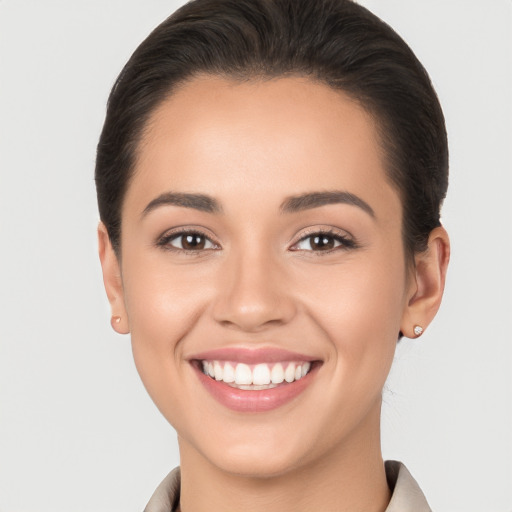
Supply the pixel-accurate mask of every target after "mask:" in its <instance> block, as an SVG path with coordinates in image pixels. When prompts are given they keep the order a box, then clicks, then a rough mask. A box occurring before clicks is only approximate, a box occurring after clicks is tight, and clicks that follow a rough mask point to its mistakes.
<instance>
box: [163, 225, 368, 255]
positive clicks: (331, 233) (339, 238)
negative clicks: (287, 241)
mask: <svg viewBox="0 0 512 512" xmlns="http://www.w3.org/2000/svg"><path fill="white" fill-rule="evenodd" d="M186 235H192V236H198V237H201V238H202V239H204V240H205V241H207V242H209V243H210V244H212V246H214V247H210V248H202V249H184V248H179V247H173V246H172V245H171V242H172V241H173V240H176V239H179V238H180V237H184V236H186ZM315 236H316V237H321V236H324V237H328V238H332V239H334V242H335V243H336V242H338V243H339V245H338V246H335V247H333V248H331V249H327V250H319V251H315V250H306V249H294V248H293V247H296V246H297V245H299V244H300V243H301V242H304V241H306V240H308V239H312V238H313V237H315ZM157 246H159V247H162V248H163V249H165V250H169V251H176V252H182V253H185V254H188V255H199V253H201V252H205V251H211V250H218V248H219V244H217V243H216V242H214V241H213V240H212V239H211V238H210V237H209V236H207V235H205V234H204V233H203V232H201V231H200V230H194V229H183V230H179V231H173V232H171V233H168V234H166V235H163V236H162V237H160V238H159V240H158V241H157ZM310 246H311V242H310ZM357 247H358V245H357V243H356V242H355V241H354V240H353V239H352V238H350V237H348V236H345V235H342V234H341V233H339V232H338V231H336V230H334V229H315V230H313V231H311V232H309V233H306V234H305V235H304V236H302V237H301V238H300V239H299V240H298V241H297V242H295V243H294V244H293V245H292V247H291V248H290V250H291V251H297V252H298V251H305V252H311V253H315V254H316V255H317V256H323V255H326V254H330V253H332V252H335V251H339V250H349V249H356V248H357Z"/></svg>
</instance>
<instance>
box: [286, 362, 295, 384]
mask: <svg viewBox="0 0 512 512" xmlns="http://www.w3.org/2000/svg"><path fill="white" fill-rule="evenodd" d="M284 380H285V381H286V382H293V381H294V380H295V365H294V364H293V363H290V364H289V365H288V366H287V367H286V370H285V371H284Z"/></svg>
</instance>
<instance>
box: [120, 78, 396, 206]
mask: <svg viewBox="0 0 512 512" xmlns="http://www.w3.org/2000/svg"><path fill="white" fill-rule="evenodd" d="M383 161H384V159H383V154H382V150H381V146H380V144H379V140H378V136H377V129H376V126H375V123H374V121H373V119H372V117H371V116H370V115H369V114H368V113H367V112H366V111H365V110H364V109H363V108H362V107H361V106H360V105H359V104H358V103H357V102H356V101H354V100H352V99H351V98H350V97H349V96H347V95H346V94H344V93H342V92H340V91H336V90H333V89H332V88H330V87H328V86H327V85H324V84H322V83H318V82H314V81H311V80H309V79H307V78H300V77H287V78H278V79H272V80H252V81H248V82H236V81H232V80H228V79H223V78H220V77H214V76H202V77H200V78H195V79H194V80H192V81H190V82H187V83H186V84H184V85H183V86H181V87H180V88H179V89H178V90H177V91H175V92H174V93H173V94H172V95H170V96H169V97H168V98H167V99H166V100H165V101H164V102H163V103H162V104H161V105H160V106H159V107H158V108H157V109H156V111H155V112H154V113H153V115H152V116H151V118H150V120H149V122H148V124H147V126H146V129H145V131H144V136H143V139H142V142H141V144H140V146H139V151H138V155H137V162H136V166H135V175H134V179H133V180H132V185H131V186H130V189H129V190H128V194H127V200H128V199H129V196H134V195H136V196H137V197H138V199H140V202H141V203H140V207H142V208H143V207H144V204H143V203H144V201H147V200H150V199H151V197H150V196H151V195H155V194H157V193H162V192H163V191H165V189H172V190H178V191H187V192H190V191H193V192H202V193H207V194H211V195H216V194H218V195H220V196H223V195H224V196H225V197H229V196H240V195H241V194H244V193H247V195H248V197H255V196H257V195H258V194H261V195H265V196H266V197H270V196H272V194H275V196H276V201H280V199H281V198H282V195H283V193H284V192H286V194H287V195H293V194H300V193H304V192H305V191H308V190H321V189H332V188H336V189H344V190H347V191H349V192H351V193H355V194H358V195H361V196H366V197H367V198H370V199H371V197H372V196H375V198H378V196H379V195H381V193H382V189H383V187H385V188H386V189H389V192H390V193H392V194H394V191H393V190H391V188H390V186H389V184H388V180H387V177H386V174H385V172H384V168H383ZM279 195H280V196H281V197H278V196H279ZM142 196H144V197H142ZM134 199H137V198H136V197H134Z"/></svg>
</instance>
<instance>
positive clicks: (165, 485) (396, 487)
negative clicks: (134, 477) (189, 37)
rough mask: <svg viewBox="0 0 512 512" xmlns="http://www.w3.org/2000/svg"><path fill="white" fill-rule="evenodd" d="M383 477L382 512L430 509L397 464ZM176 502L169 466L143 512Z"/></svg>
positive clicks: (176, 477)
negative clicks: (387, 495) (387, 496)
mask: <svg viewBox="0 0 512 512" xmlns="http://www.w3.org/2000/svg"><path fill="white" fill-rule="evenodd" d="M385 468H386V477H387V480H388V485H389V488H390V489H391V492H392V495H391V501H390V502H389V505H388V508H387V509H386V512H432V510H431V509H430V507H429V505H428V503H427V500H426V498H425V496H424V495H423V493H422V492H421V489H420V488H419V486H418V484H417V483H416V480H414V478H413V477H412V475H411V473H409V471H408V470H407V468H406V467H405V466H404V465H403V464H402V463H401V462H397V461H395V460H388V461H386V463H385ZM179 501H180V468H179V467H178V468H175V469H173V470H172V471H171V472H170V473H169V474H168V475H167V476H166V477H165V479H164V480H163V482H162V483H161V484H160V485H159V486H158V487H157V489H156V491H155V492H154V494H153V496H152V497H151V499H150V500H149V503H148V504H147V506H146V508H145V509H144V512H173V511H174V510H176V508H177V507H178V504H179Z"/></svg>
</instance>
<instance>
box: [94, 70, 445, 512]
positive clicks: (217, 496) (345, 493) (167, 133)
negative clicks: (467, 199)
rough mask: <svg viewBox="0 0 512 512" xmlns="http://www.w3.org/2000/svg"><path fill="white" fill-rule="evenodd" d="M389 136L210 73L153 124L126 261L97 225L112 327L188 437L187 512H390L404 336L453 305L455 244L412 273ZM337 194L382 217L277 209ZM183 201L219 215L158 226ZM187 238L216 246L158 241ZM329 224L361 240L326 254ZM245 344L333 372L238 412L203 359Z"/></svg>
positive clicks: (183, 440) (288, 94)
mask: <svg viewBox="0 0 512 512" xmlns="http://www.w3.org/2000/svg"><path fill="white" fill-rule="evenodd" d="M376 133H377V131H376V128H375V124H374V121H373V120H372V118H371V117H370V116H369V115H368V114H367V113H366V112H365V111H364V110H363V109H362V108H361V107H360V106H359V105H358V104H357V103H355V102H353V101H351V100H350V99H349V98H348V97H347V96H345V95H344V94H342V93H340V92H339V91H334V90H332V89H330V88H329V87H327V86H326V85H323V84H319V83H314V82H312V81H309V80H307V79H304V78H297V77H288V78H279V79H273V80H269V81H251V82H245V83H235V82H231V81H228V80H225V79H223V78H220V77H212V76H202V77H199V78H195V79H194V80H193V81H191V82H189V83H187V84H186V85H184V86H183V87H182V88H181V89H179V90H178V92H176V93H175V94H173V95H172V96H171V97H170V98H168V99H167V100H166V101H165V102H164V103H163V104H162V105H161V106H160V107H159V108H158V110H157V111H155V112H154V114H153V116H152V117H151V120H150V122H149V124H148V127H147V129H146V131H145V135H144V139H143V141H142V143H141V145H140V148H139V154H138V159H137V163H136V168H135V175H134V178H133V181H132V182H131V184H130V186H129V189H128V191H127V195H126V198H125V201H124V204H123V209H122V238H121V252H120V258H118V257H117V256H116V254H115V252H114V251H113V249H112V246H111V244H110V241H109V238H108V234H107V231H106V229H105V227H104V226H103V225H102V224H100V226H99V230H98V232H99V247H100V259H101V262H102V267H103V273H104V282H105V287H106V291H107V295H108V298H109V300H110V303H111V307H112V313H113V315H114V316H119V317H120V321H119V322H113V327H114V328H115V329H116V330H117V331H118V332H120V333H128V332H130V333H131V339H132V347H133V354H134V358H135V363H136V366H137V369H138V371H139V373H140V376H141V378H142V381H143V383H144V385H145V387H146V389H147V390H148V392H149V394H150V396H151V397H152V399H153V400H154V402H155V403H156V405H157V406H158V407H159V409H160V411H161V412H162V414H163V415H164V416H165V417H166V418H167V420H168V421H169V422H170V423H171V424H172V425H173V426H174V427H175V429H176V431H177V433H178V439H179V445H180V457H181V467H182V493H181V508H182V510H184V511H185V512H188V511H203V510H204V511H206V510H208V511H209V512H214V511H217V510H219V511H221V510H222V511H224V512H225V511H231V510H232V511H235V510H237V511H238V510H246V511H261V510H265V511H266V512H272V511H274V510H276V511H277V510H279V511H282V510H294V511H299V512H300V511H305V510H311V509H313V507H314V509H317V510H329V511H349V510H350V511H352V512H354V511H363V510H364V511H366V512H372V511H375V512H377V511H383V510H385V508H386V506H387V504H388V502H389V499H390V492H389V489H388V487H387V484H386V479H385V472H384V466H383V461H382V456H381V447H380V435H379V431H380V409H381V393H382V388H383V386H384V383H385V380H386V377H387V375H388V372H389V369H390V366H391V363H392V360H393V355H394V351H395V347H396V343H397V337H398V333H399V331H402V332H403V333H404V335H405V336H408V337H415V335H414V333H413V328H414V326H415V325H421V326H422V327H423V328H426V327H427V326H428V324H429V323H430V321H431V320H432V319H433V317H434V315H435V313H436V311H437V309H438V307H439V304H440V301H441V297H442V292H443V287H444V281H445V272H446V267H447V264H448V258H449V241H448V237H447V235H446V232H445V230H444V229H443V228H436V229H435V230H434V231H433V232H432V233H431V236H430V239H429V249H428V251H426V252H425V253H422V254H418V255H416V257H415V261H414V262H411V261H406V259H405V255H404V248H403V243H402V236H401V225H402V208H401V203H400V199H399V196H398V193H397V191H396V189H395V188H394V187H393V186H392V185H391V184H390V182H389V181H388V179H387V176H386V173H385V170H384V166H383V160H384V159H383V154H382V150H381V148H380V145H379V141H378V138H377V135H376ZM326 190H336V191H345V192H349V193H351V194H354V195H356V196H358V197H359V198H360V199H362V200H363V201H364V202H366V203H367V204H368V205H369V206H370V207H371V209H372V210H373V212H374V215H371V214H369V213H368V212H367V211H365V210H364V209H363V208H360V207H359V206H356V205H351V204H344V203H334V204H327V205H323V206H319V207H315V208H310V209H306V210H304V211H300V212H293V213H282V212H281V211H280V205H281V204H282V203H283V201H284V200H285V199H286V198H288V197H290V196H295V195H300V194H304V193H310V192H318V191H326ZM169 191H172V192H181V193H196V194H208V195H209V196H212V197H213V198H215V199H216V200H217V201H218V203H219V204H220V206H221V208H222V213H209V212H204V211H199V210H197V209H194V208H188V207H184V206H176V205H160V206H157V207H155V208H154V209H152V210H151V211H150V212H148V213H147V214H146V215H144V214H143V212H144V210H145V208H146V207H147V205H148V204H149V203H150V202H151V201H153V200H154V199H155V198H157V197H159V196H160V195H161V194H162V193H166V192H169ZM183 226H185V227H188V228H190V229H192V228H193V229H194V230H195V231H199V232H200V233H203V234H204V235H205V236H206V237H208V239H209V240H211V243H210V242H208V243H206V245H205V248H204V249H202V250H196V251H193V252H185V251H183V250H180V245H179V244H180V242H182V239H181V238H175V239H174V240H171V241H169V240H168V239H167V246H162V245H159V244H158V241H159V240H161V238H162V235H165V234H168V233H169V232H170V231H171V230H172V229H174V228H176V227H183ZM325 229H330V230H333V231H335V233H336V235H341V236H344V237H346V238H348V239H349V240H351V241H352V243H351V244H350V243H349V245H348V246H345V245H344V243H342V242H337V243H336V244H335V247H333V248H332V249H331V250H322V249H319V248H318V247H314V246H312V245H311V240H312V239H311V238H307V237H308V235H309V236H310V235H311V234H312V233H317V232H318V231H321V230H325ZM329 236H331V235H329ZM333 240H334V239H332V238H329V239H328V241H329V242H330V243H332V242H333ZM170 244H171V245H172V246H173V247H174V250H172V248H169V245H170ZM233 346H236V347H247V348H254V347H278V348H284V349H288V350H291V351H295V352H300V353H302V354H306V355H308V356H314V358H315V359H317V360H321V361H322V365H321V367H320V368H319V370H318V371H317V372H316V374H315V376H314V378H313V379H312V380H311V383H310V385H309V386H308V387H307V388H306V390H305V391H304V392H303V393H302V394H300V395H299V396H298V397H297V398H296V399H294V400H293V401H292V402H290V403H287V404H285V405H284V406H281V407H279V408H277V409H274V410H271V411H267V412H259V413H250V414H247V413H241V412H236V411H232V410H230V409H227V408H225V407H223V406H221V405H219V403H218V402H217V401H215V400H214V399H213V398H212V397H211V396H210V395H209V394H208V393H207V392H206V391H205V389H204V388H203V386H202V385H201V384H200V383H199V381H198V378H197V375H196V374H195V372H194V370H193V369H192V367H191V365H190V363H189V361H188V358H189V357H190V356H191V355H193V354H197V353H199V352H201V351H205V350H209V349H212V348H222V347H233ZM198 489H200V492H197V490H198Z"/></svg>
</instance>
